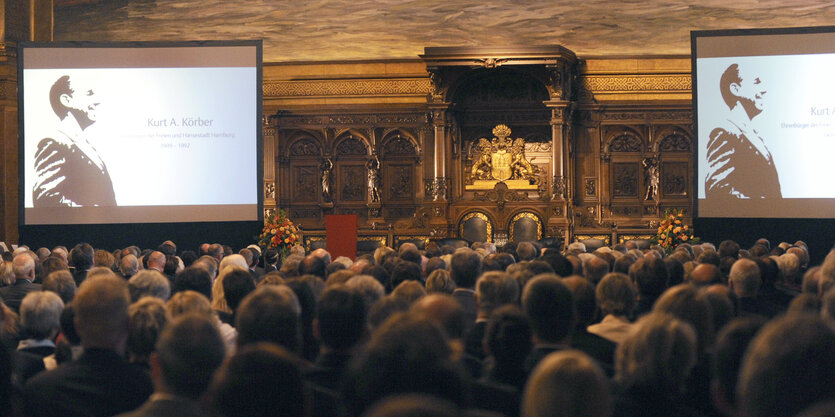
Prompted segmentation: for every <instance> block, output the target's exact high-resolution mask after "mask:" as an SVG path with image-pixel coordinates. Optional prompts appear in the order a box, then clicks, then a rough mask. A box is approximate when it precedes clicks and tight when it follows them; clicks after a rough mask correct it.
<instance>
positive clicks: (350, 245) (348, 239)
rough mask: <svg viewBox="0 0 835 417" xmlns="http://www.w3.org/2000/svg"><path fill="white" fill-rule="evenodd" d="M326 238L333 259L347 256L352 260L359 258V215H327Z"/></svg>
mask: <svg viewBox="0 0 835 417" xmlns="http://www.w3.org/2000/svg"><path fill="white" fill-rule="evenodd" d="M325 237H326V239H327V248H328V252H330V254H331V259H336V258H337V257H339V256H347V257H348V258H350V259H351V260H353V259H354V258H356V257H357V215H356V214H328V215H325Z"/></svg>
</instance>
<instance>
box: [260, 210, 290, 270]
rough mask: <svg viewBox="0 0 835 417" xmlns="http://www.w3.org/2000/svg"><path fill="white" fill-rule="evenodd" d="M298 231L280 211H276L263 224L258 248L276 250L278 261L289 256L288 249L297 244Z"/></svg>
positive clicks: (282, 211)
mask: <svg viewBox="0 0 835 417" xmlns="http://www.w3.org/2000/svg"><path fill="white" fill-rule="evenodd" d="M299 239H300V237H299V229H298V228H297V227H296V225H295V224H293V222H292V221H290V219H289V218H288V217H287V214H286V213H285V212H284V210H282V209H276V210H275V211H274V212H273V213H272V214H270V217H268V218H267V219H266V221H265V222H264V229H263V230H261V235H260V236H259V239H258V246H260V247H261V248H262V250H264V251H266V250H267V248H276V249H277V250H278V256H279V259H284V258H286V257H287V255H289V254H290V248H291V247H293V246H296V245H298V244H299Z"/></svg>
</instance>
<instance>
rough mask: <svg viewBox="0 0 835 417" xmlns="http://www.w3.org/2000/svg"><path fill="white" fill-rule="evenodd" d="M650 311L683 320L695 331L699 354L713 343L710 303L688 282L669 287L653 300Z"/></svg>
mask: <svg viewBox="0 0 835 417" xmlns="http://www.w3.org/2000/svg"><path fill="white" fill-rule="evenodd" d="M652 311H654V312H663V313H667V314H670V315H672V316H674V317H676V318H678V319H679V320H682V321H685V322H687V323H688V324H690V325H691V326H692V327H693V330H695V331H696V337H697V347H698V352H699V354H701V353H704V352H705V351H706V350H707V349H708V347H710V346H711V345H712V344H713V338H714V330H713V316H712V311H711V309H710V303H709V302H708V301H707V299H705V297H704V296H703V295H702V294H700V293H699V291H698V290H697V289H696V288H695V287H693V286H692V285H688V284H681V285H676V286H675V287H673V288H670V289H669V290H667V291H666V292H664V294H663V295H661V297H660V298H659V299H658V301H656V302H655V305H654V306H653V309H652Z"/></svg>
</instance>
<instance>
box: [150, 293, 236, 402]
mask: <svg viewBox="0 0 835 417" xmlns="http://www.w3.org/2000/svg"><path fill="white" fill-rule="evenodd" d="M198 296H199V295H198ZM225 349H226V347H225V345H224V343H223V339H222V338H221V336H220V334H219V333H218V330H217V328H216V327H215V324H214V322H213V321H212V318H211V317H210V316H201V315H196V314H187V315H184V316H182V317H178V318H176V319H172V321H171V322H170V323H168V325H167V326H166V327H165V329H163V330H162V333H161V334H160V335H159V338H158V340H157V344H156V353H154V354H153V355H152V356H151V374H152V377H153V379H154V383H155V385H156V389H157V391H162V392H165V393H168V394H174V395H179V396H183V397H186V398H191V399H198V398H200V397H201V396H202V395H203V393H204V392H206V390H207V389H208V387H209V383H210V382H211V379H212V375H214V372H215V370H216V369H217V368H218V367H220V365H221V363H222V362H223V358H224V356H225V354H226V350H225Z"/></svg>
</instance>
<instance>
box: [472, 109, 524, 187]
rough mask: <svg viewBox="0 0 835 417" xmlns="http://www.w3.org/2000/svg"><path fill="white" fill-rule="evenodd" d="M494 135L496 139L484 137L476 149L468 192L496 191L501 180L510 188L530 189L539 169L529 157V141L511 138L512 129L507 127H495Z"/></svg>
mask: <svg viewBox="0 0 835 417" xmlns="http://www.w3.org/2000/svg"><path fill="white" fill-rule="evenodd" d="M493 134H494V135H496V136H495V137H494V138H493V139H492V140H488V139H487V138H480V139H479V140H478V141H477V142H476V143H475V145H474V146H473V147H472V156H473V165H472V167H471V168H470V178H471V179H472V181H473V184H472V185H469V186H467V189H483V188H484V187H485V186H486V187H488V188H492V186H493V185H495V183H496V182H499V181H501V182H505V183H507V185H508V188H510V189H517V188H518V189H527V188H530V187H531V184H532V182H535V181H536V174H537V173H538V171H539V170H538V168H537V167H535V166H533V165H532V164H531V163H530V162H529V161H528V159H527V158H526V157H525V139H522V138H516V140H513V139H512V138H510V128H509V127H507V126H505V125H498V126H496V127H495V128H493ZM533 188H534V189H535V188H536V187H535V186H534V187H533Z"/></svg>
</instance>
